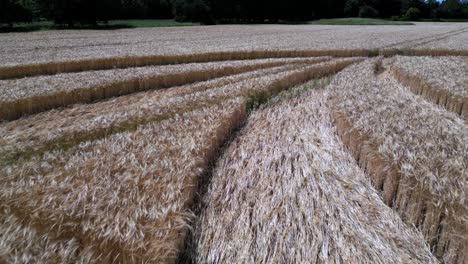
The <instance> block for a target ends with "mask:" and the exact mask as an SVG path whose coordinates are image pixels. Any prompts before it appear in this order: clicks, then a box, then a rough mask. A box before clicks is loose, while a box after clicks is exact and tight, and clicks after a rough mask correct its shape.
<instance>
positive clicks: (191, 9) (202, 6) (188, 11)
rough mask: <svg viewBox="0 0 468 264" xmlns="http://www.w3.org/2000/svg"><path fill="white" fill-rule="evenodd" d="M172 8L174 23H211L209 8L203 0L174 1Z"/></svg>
mask: <svg viewBox="0 0 468 264" xmlns="http://www.w3.org/2000/svg"><path fill="white" fill-rule="evenodd" d="M173 6H174V16H175V20H176V21H191V22H202V23H205V24H212V23H213V20H212V18H211V15H210V7H209V5H208V3H207V2H206V1H204V0H175V1H174V2H173Z"/></svg>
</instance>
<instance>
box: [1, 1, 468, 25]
mask: <svg viewBox="0 0 468 264" xmlns="http://www.w3.org/2000/svg"><path fill="white" fill-rule="evenodd" d="M416 10H419V13H418V12H417V11H416ZM345 15H346V16H348V17H358V16H359V17H366V18H369V17H378V16H380V17H383V18H390V17H393V19H394V20H395V19H396V17H397V16H398V17H399V18H401V19H404V20H415V19H418V18H425V19H428V18H429V19H432V20H441V21H443V19H444V18H448V19H463V18H467V17H468V1H467V0H444V1H443V2H442V3H439V1H438V0H427V1H426V0H314V1H311V0H288V1H284V0H255V1H253V0H0V23H2V24H8V25H12V24H13V23H16V22H22V21H31V20H34V21H44V20H53V21H55V22H56V23H57V24H58V25H61V26H78V27H83V26H96V25H98V24H99V22H105V21H108V20H118V19H120V20H121V19H136V20H141V19H153V20H161V19H173V18H175V19H176V21H179V22H180V21H184V22H202V23H204V24H211V23H214V22H220V23H224V22H227V23H277V22H287V23H290V22H294V23H300V22H301V21H308V20H311V19H321V18H336V17H344V16H345ZM354 22H355V21H352V22H350V23H354ZM363 23H365V22H363Z"/></svg>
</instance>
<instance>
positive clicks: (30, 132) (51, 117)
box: [0, 59, 359, 161]
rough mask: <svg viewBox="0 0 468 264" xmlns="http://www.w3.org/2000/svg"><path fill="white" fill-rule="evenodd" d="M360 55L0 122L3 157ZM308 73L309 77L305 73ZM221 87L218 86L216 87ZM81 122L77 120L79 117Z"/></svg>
mask: <svg viewBox="0 0 468 264" xmlns="http://www.w3.org/2000/svg"><path fill="white" fill-rule="evenodd" d="M357 60H359V59H340V60H333V61H331V62H324V63H319V64H316V65H309V66H303V65H302V66H301V65H292V66H282V67H277V68H272V69H267V70H260V71H257V72H252V73H246V74H241V75H239V76H237V77H236V76H232V77H228V78H222V79H218V80H213V81H207V82H204V83H199V84H195V85H191V86H182V87H175V88H170V89H167V90H159V91H150V92H144V93H140V94H134V95H128V96H123V97H119V98H115V99H113V100H110V101H105V102H98V103H95V104H90V105H77V106H75V107H72V108H69V109H64V110H57V111H51V112H46V113H43V114H38V115H35V116H31V117H29V118H24V119H20V120H16V121H13V122H8V123H4V124H3V125H0V135H1V136H0V143H2V144H1V145H2V146H1V147H0V154H2V156H3V159H1V158H0V161H11V160H13V161H17V160H18V159H21V158H23V159H24V158H30V155H26V154H28V153H29V154H36V155H37V154H40V153H42V152H43V151H45V150H49V149H53V148H64V147H67V148H68V147H71V146H73V145H76V144H79V143H80V142H83V141H86V140H92V139H96V138H100V137H103V136H105V135H108V134H110V133H115V132H119V131H122V130H129V129H134V128H135V127H136V126H137V125H138V124H144V123H145V122H151V121H155V120H161V119H167V118H170V117H171V116H173V115H175V114H177V113H182V112H185V111H190V110H192V109H194V108H199V107H202V106H208V105H211V104H216V103H219V102H220V101H222V100H226V99H229V98H233V97H238V96H243V97H245V98H248V97H255V96H256V95H257V94H260V93H268V92H271V93H274V92H275V91H273V90H275V89H284V88H287V87H290V85H294V84H297V83H300V82H303V81H306V80H308V79H311V78H318V77H321V76H324V75H330V74H332V73H335V72H337V71H338V70H340V69H342V68H343V67H345V66H347V65H349V64H350V63H352V62H355V61H357ZM302 73H304V75H303V76H300V75H301V74H302ZM215 88H216V89H215ZM77 119H79V120H80V122H79V123H77V122H76V120H77Z"/></svg>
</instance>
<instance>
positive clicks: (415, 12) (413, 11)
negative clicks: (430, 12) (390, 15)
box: [404, 7, 421, 21]
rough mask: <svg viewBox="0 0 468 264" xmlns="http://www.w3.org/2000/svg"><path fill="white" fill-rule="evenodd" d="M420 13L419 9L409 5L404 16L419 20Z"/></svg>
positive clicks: (411, 19) (407, 18)
mask: <svg viewBox="0 0 468 264" xmlns="http://www.w3.org/2000/svg"><path fill="white" fill-rule="evenodd" d="M420 15H421V11H419V9H417V8H416V7H411V8H409V9H408V10H407V11H406V13H405V16H404V18H405V19H406V20H410V21H415V20H419V16H420Z"/></svg>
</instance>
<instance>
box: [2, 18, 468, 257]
mask: <svg viewBox="0 0 468 264" xmlns="http://www.w3.org/2000/svg"><path fill="white" fill-rule="evenodd" d="M467 39H468V26H466V24H463V23H415V25H412V26H382V27H375V26H352V27H347V26H325V25H242V26H241V25H222V26H210V27H197V26H195V27H187V28H185V27H184V28H141V29H119V30H114V31H105V30H101V31H93V30H61V31H47V32H35V33H5V34H0V60H1V61H2V63H1V64H0V212H1V213H0V263H455V264H464V263H467V261H468V206H467V197H466V194H467V191H468V184H467V179H468V175H467V172H468V169H467V168H468V127H467V118H468V59H467V56H468V46H467V43H468V41H466V40H467Z"/></svg>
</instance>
